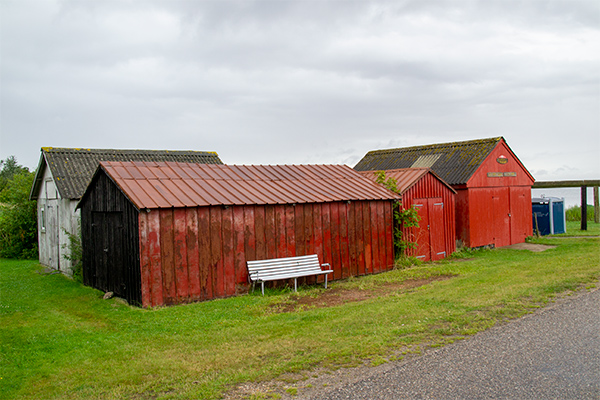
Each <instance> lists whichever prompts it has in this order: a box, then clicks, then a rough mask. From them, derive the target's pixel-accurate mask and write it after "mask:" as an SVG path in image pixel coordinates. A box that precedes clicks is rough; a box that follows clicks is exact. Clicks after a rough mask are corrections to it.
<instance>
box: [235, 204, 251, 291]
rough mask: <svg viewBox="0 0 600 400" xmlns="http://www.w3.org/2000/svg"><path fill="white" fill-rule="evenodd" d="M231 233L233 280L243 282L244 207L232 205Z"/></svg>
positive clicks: (244, 271)
mask: <svg viewBox="0 0 600 400" xmlns="http://www.w3.org/2000/svg"><path fill="white" fill-rule="evenodd" d="M233 235H234V252H235V257H234V264H235V282H236V283H241V282H244V281H245V280H247V279H246V277H247V275H248V274H247V271H246V251H245V248H244V246H245V245H244V238H245V236H246V235H245V234H244V207H237V206H236V207H233Z"/></svg>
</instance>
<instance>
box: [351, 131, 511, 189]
mask: <svg viewBox="0 0 600 400" xmlns="http://www.w3.org/2000/svg"><path fill="white" fill-rule="evenodd" d="M501 141H504V138H502V137H495V138H488V139H478V140H470V141H464V142H451V143H440V144H432V145H426V146H415V147H403V148H396V149H386V150H373V151H370V152H368V153H367V154H366V155H365V156H364V157H363V158H362V160H360V161H359V162H358V164H356V166H355V167H354V169H355V170H357V171H378V170H390V169H398V168H431V170H432V171H433V172H434V173H435V174H436V175H437V176H439V177H440V178H441V179H443V180H444V181H445V182H446V183H448V184H449V185H463V184H466V183H467V181H468V180H469V179H470V178H471V176H473V174H474V173H475V171H477V169H478V168H479V167H480V166H481V164H482V163H483V161H484V160H485V159H486V158H487V157H488V156H489V155H490V153H491V152H492V150H494V148H495V147H496V146H497V145H498V143H500V142H501Z"/></svg>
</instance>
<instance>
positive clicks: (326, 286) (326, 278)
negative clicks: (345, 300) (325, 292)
mask: <svg viewBox="0 0 600 400" xmlns="http://www.w3.org/2000/svg"><path fill="white" fill-rule="evenodd" d="M325 289H327V274H325Z"/></svg>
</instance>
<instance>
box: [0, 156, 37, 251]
mask: <svg viewBox="0 0 600 400" xmlns="http://www.w3.org/2000/svg"><path fill="white" fill-rule="evenodd" d="M0 165H1V166H2V170H1V171H0V257H5V258H36V257H37V253H38V245H37V202H36V201H29V191H30V190H31V185H32V184H33V180H34V178H35V174H34V173H33V172H29V169H28V168H27V167H23V166H21V165H18V163H17V160H16V158H15V157H14V156H10V157H8V158H7V159H6V160H2V161H0Z"/></svg>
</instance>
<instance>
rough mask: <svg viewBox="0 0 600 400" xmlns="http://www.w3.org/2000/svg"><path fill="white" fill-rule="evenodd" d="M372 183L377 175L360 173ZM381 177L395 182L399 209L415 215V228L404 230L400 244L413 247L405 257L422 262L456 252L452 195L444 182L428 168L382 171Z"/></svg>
mask: <svg viewBox="0 0 600 400" xmlns="http://www.w3.org/2000/svg"><path fill="white" fill-rule="evenodd" d="M361 174H363V175H364V176H366V177H368V178H370V179H372V180H376V179H377V175H376V174H377V171H362V172H361ZM385 177H386V179H387V178H393V179H394V180H395V181H396V187H397V189H398V193H400V195H401V196H402V208H403V209H405V210H407V209H409V208H411V207H415V208H416V209H417V211H418V213H419V217H420V222H419V227H408V228H407V227H404V228H403V229H402V235H403V237H404V240H409V241H411V242H413V243H416V244H417V247H416V248H415V249H409V250H407V255H408V256H413V257H416V258H418V259H421V260H423V261H429V260H439V259H442V258H444V257H446V256H448V255H450V254H452V253H454V251H455V250H456V236H455V218H456V215H455V210H454V207H455V198H454V197H455V194H456V192H455V191H454V189H452V187H450V186H449V185H448V184H447V183H446V182H444V181H443V180H442V179H440V178H439V177H438V176H437V175H436V174H435V173H433V172H432V171H431V170H430V169H428V168H402V169H391V170H387V171H385Z"/></svg>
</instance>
